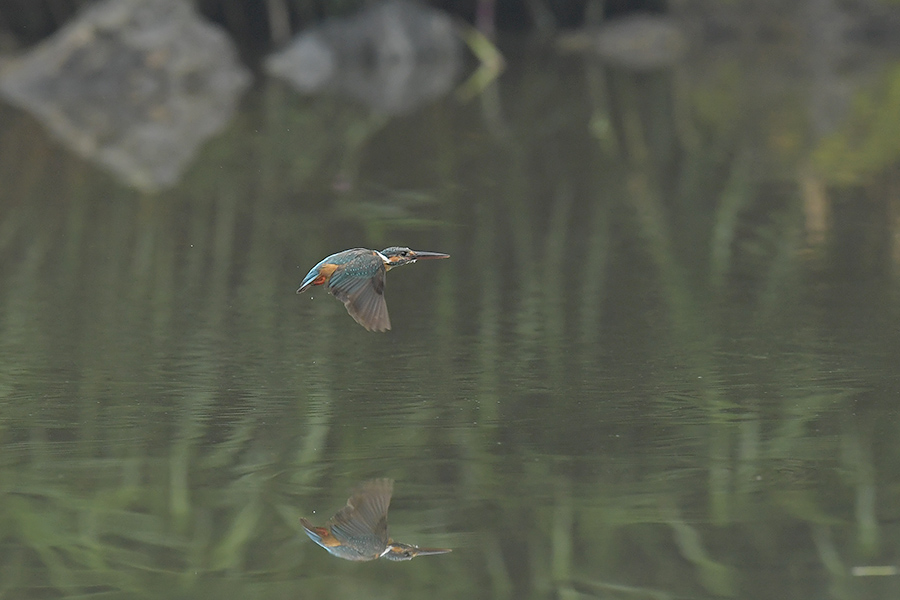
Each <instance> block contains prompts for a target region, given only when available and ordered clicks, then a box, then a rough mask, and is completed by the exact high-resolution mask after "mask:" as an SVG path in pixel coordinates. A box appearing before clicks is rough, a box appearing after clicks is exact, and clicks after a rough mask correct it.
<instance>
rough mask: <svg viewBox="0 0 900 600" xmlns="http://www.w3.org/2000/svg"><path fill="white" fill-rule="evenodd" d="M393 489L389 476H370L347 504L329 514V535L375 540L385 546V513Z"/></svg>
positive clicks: (340, 538)
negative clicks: (370, 478) (330, 515)
mask: <svg viewBox="0 0 900 600" xmlns="http://www.w3.org/2000/svg"><path fill="white" fill-rule="evenodd" d="M393 490H394V481H393V480H392V479H372V480H370V481H366V482H365V483H363V484H362V485H360V486H359V487H358V488H357V489H356V490H354V492H353V495H352V496H350V498H349V499H348V500H347V505H346V506H345V507H344V508H342V509H341V510H339V511H337V513H336V514H335V515H334V516H333V517H331V520H330V521H329V523H330V525H331V533H332V535H334V537H336V538H337V539H338V540H341V541H343V542H347V541H353V542H356V543H357V544H358V543H360V542H365V541H369V540H371V541H376V540H377V545H378V546H379V547H383V546H387V544H388V542H389V540H388V532H387V513H388V507H389V506H390V504H391V494H392V493H393ZM372 538H374V539H372Z"/></svg>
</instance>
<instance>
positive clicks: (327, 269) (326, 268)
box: [312, 263, 340, 285]
mask: <svg viewBox="0 0 900 600" xmlns="http://www.w3.org/2000/svg"><path fill="white" fill-rule="evenodd" d="M339 266H340V265H333V264H331V263H327V264H324V265H322V266H321V267H319V274H318V276H316V278H315V279H313V281H312V284H313V285H322V284H323V283H325V282H327V281H328V280H329V279H331V276H332V275H334V272H335V270H337V268H338V267H339Z"/></svg>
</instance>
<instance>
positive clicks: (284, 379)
mask: <svg viewBox="0 0 900 600" xmlns="http://www.w3.org/2000/svg"><path fill="white" fill-rule="evenodd" d="M525 58H529V59H531V58H534V57H525ZM544 60H549V59H546V58H545V59H544ZM533 64H539V63H537V62H536V61H534V60H529V61H522V62H521V63H516V62H514V61H511V62H510V68H509V70H508V72H507V75H506V77H505V79H504V80H503V82H502V84H501V87H500V88H499V89H498V90H495V93H498V97H497V98H498V99H502V100H503V104H498V105H496V106H494V107H493V109H495V110H493V111H492V110H490V109H489V108H490V107H485V106H484V105H483V107H484V108H485V110H484V112H479V108H480V107H479V106H477V105H474V104H472V105H457V104H454V103H453V101H452V100H448V101H447V102H446V103H444V104H438V105H435V106H432V107H428V108H425V109H422V110H421V111H420V112H418V113H417V114H415V115H413V116H411V117H408V118H407V119H403V120H397V121H396V122H385V121H384V120H380V119H373V118H370V117H367V116H364V115H360V114H358V113H357V112H356V111H355V110H354V109H353V108H352V107H346V106H343V105H341V104H340V103H337V102H333V101H331V100H298V99H297V98H296V97H293V96H291V95H289V94H287V93H285V91H284V90H281V89H278V88H275V87H273V88H270V89H266V90H264V91H262V92H260V93H259V94H258V95H257V96H255V97H254V98H253V99H252V100H251V101H250V102H249V104H248V110H247V112H246V113H245V114H244V115H242V116H241V117H240V119H239V120H238V121H237V122H236V123H235V124H234V125H233V127H232V129H231V130H230V131H229V132H227V133H226V134H224V135H223V136H222V137H221V138H220V139H219V140H217V141H216V142H214V143H212V144H211V145H210V146H209V148H207V151H206V153H205V155H204V157H203V158H202V159H201V160H200V161H199V162H198V164H197V165H195V167H194V169H193V171H192V173H191V174H190V175H189V177H188V179H187V180H186V181H185V183H184V185H183V187H182V188H180V189H179V190H177V191H174V192H172V193H170V194H165V195H161V196H156V197H139V196H136V195H135V194H133V193H131V192H127V191H124V190H122V189H121V188H119V187H117V186H116V185H115V184H114V183H113V182H111V181H109V180H107V179H104V176H103V175H99V174H97V173H96V172H95V171H94V170H93V169H92V168H91V167H90V166H88V165H84V164H82V163H79V162H77V161H75V160H74V159H72V158H71V157H69V156H66V155H65V154H63V153H62V151H60V150H59V149H57V148H55V147H54V146H52V145H51V144H50V143H49V142H47V141H46V139H45V138H44V137H43V134H42V132H40V131H39V130H37V129H36V127H35V125H34V124H33V123H32V122H30V121H28V120H27V119H25V118H23V117H21V116H20V115H18V114H15V113H12V112H10V111H9V110H3V112H0V145H2V148H3V149H4V151H3V153H2V157H3V160H2V161H0V181H3V182H5V183H4V185H3V187H2V188H0V253H2V255H0V256H2V259H0V303H2V304H0V310H2V312H0V403H2V412H0V436H2V437H0V471H2V472H0V532H2V533H0V537H2V540H3V544H2V546H0V568H2V576H0V590H2V593H3V594H5V595H7V596H9V597H34V598H44V597H46V598H52V597H60V596H71V597H98V598H114V597H128V598H133V597H166V598H171V597H209V596H211V595H213V594H215V595H217V596H218V597H223V598H230V597H241V598H246V597H253V596H262V595H267V596H273V595H274V596H277V597H281V596H288V595H291V596H299V597H307V596H311V595H315V594H318V595H321V596H324V597H363V596H364V597H373V596H375V597H392V598H400V597H417V598H418V597H421V596H423V595H427V594H435V595H440V596H441V597H451V596H452V597H466V598H471V597H483V598H488V597H490V598H512V597H514V598H545V597H549V596H551V595H552V596H556V597H560V598H577V597H584V596H587V597H615V598H635V597H636V598H661V597H667V598H669V597H691V598H696V597H699V598H707V597H718V596H733V597H759V598H774V597H809V596H811V595H819V596H820V597H835V598H867V597H872V598H875V597H884V596H877V595H875V594H877V593H881V592H882V591H884V590H883V588H877V587H876V586H877V585H879V584H877V583H876V584H873V585H872V586H870V587H865V586H864V585H863V584H861V583H860V582H861V581H862V579H861V578H853V577H852V576H851V575H850V573H851V571H850V567H851V566H854V565H876V566H877V565H879V564H882V563H885V562H886V563H891V562H892V561H894V558H893V557H892V555H891V549H892V548H895V547H896V544H897V534H896V532H895V528H894V527H893V526H892V525H891V522H892V518H893V515H894V513H895V512H896V511H897V508H898V498H897V491H898V488H897V485H896V481H897V479H898V477H897V476H898V473H897V467H896V465H897V464H898V461H897V460H895V457H896V454H897V451H898V446H897V439H898V436H897V420H896V407H895V404H896V402H895V400H896V389H897V376H896V365H895V360H894V357H896V349H897V332H898V330H900V328H898V327H897V324H898V319H897V317H898V315H897V308H896V307H897V306H898V304H897V303H896V290H897V286H896V273H897V267H896V256H897V254H896V243H895V242H893V241H892V240H894V237H892V236H896V230H897V225H896V220H893V221H892V220H891V219H890V218H885V215H896V214H897V213H896V212H891V211H896V209H897V207H896V202H895V201H894V200H890V198H889V196H888V195H886V194H884V193H883V190H884V189H886V188H890V186H891V185H892V181H893V180H892V179H891V176H890V173H889V172H888V173H886V174H884V175H879V179H877V180H876V181H875V182H873V183H871V184H870V185H866V186H862V185H859V184H857V185H856V186H855V187H849V188H848V187H841V188H833V187H829V186H828V185H827V178H825V177H823V176H822V175H817V174H816V172H815V171H814V170H813V169H812V168H811V167H810V164H809V161H806V160H805V159H804V158H803V156H804V155H803V152H802V151H801V150H800V149H794V150H793V151H792V152H794V154H796V155H798V156H800V158H796V159H792V158H791V156H792V155H791V153H785V154H782V155H780V156H779V161H780V162H779V163H778V164H777V169H773V171H772V172H771V173H770V172H767V170H766V169H767V164H766V161H769V160H771V157H770V150H772V148H773V147H775V148H776V149H778V148H781V146H778V144H779V143H782V142H783V141H784V140H783V139H782V138H776V139H773V138H771V137H769V136H767V135H766V132H768V131H772V130H773V128H774V125H773V122H777V123H780V124H781V125H786V126H787V127H789V128H791V127H792V128H794V130H801V129H803V126H804V125H803V123H804V121H803V120H804V118H805V113H804V112H803V109H802V108H801V107H802V106H803V105H802V103H794V104H789V106H791V107H793V109H794V110H795V111H796V112H793V113H791V112H789V111H787V109H786V111H787V115H785V114H780V115H772V114H771V113H767V112H765V111H762V110H756V111H754V110H751V109H753V108H759V106H760V104H755V102H761V100H760V99H759V98H758V97H754V96H753V94H747V93H743V94H742V92H746V90H742V89H740V88H739V89H735V90H731V91H729V93H723V92H722V89H721V88H722V87H727V86H728V85H732V86H739V85H740V84H739V81H740V79H739V78H737V79H735V78H734V77H732V76H731V75H732V73H733V70H732V69H733V68H737V67H735V66H733V65H730V66H729V67H730V68H723V70H722V71H715V70H712V71H709V72H706V73H704V77H707V78H708V80H707V81H704V80H703V79H702V78H700V79H699V81H695V82H694V85H689V86H685V85H684V84H685V83H686V82H685V81H679V80H677V79H676V78H675V76H671V75H658V76H639V77H634V76H629V75H626V74H622V73H607V72H604V71H602V70H600V69H599V67H596V66H594V65H591V64H590V63H589V62H584V63H582V62H580V61H578V62H576V61H572V60H568V61H565V62H561V61H560V62H554V63H553V66H554V68H552V69H546V68H540V69H536V68H532V67H530V66H526V65H533ZM691 74H692V73H691V72H690V71H688V72H687V73H681V74H680V76H682V77H685V76H686V77H690V76H691ZM694 76H695V77H696V74H694ZM717 77H718V78H717ZM717 86H718V87H717ZM563 90H565V93H563ZM795 91H796V90H793V89H788V90H787V91H786V92H785V94H787V95H788V96H790V95H791V94H792V93H794V92H795ZM711 98H712V99H711ZM764 100H766V101H767V102H771V101H772V99H771V98H768V99H764ZM485 102H487V101H485ZM762 105H763V106H765V105H766V102H763V104H762ZM710 106H712V107H717V106H721V109H722V111H724V113H725V114H729V115H732V116H734V115H738V117H737V119H738V121H740V122H734V120H730V121H729V122H727V123H723V122H721V121H719V120H717V119H716V118H712V117H711V116H710V115H714V114H718V113H714V112H710ZM600 117H602V118H603V119H604V120H605V121H607V122H609V123H611V124H612V127H613V129H612V132H613V133H612V135H614V137H615V139H614V140H613V139H611V138H608V137H604V138H602V139H598V138H597V137H594V136H593V134H592V130H591V126H590V124H591V123H595V122H597V120H598V119H599V118H600ZM776 117H777V118H776ZM769 119H774V121H770V120H769ZM603 135H607V134H606V133H604V134H603ZM788 138H790V139H794V138H793V137H792V136H788ZM11 148H14V149H16V151H15V152H12V151H10V149H11ZM894 162H896V158H894ZM892 164H893V163H892ZM785 173H789V174H791V176H790V177H786V176H785ZM890 189H893V188H890ZM395 190H396V191H395ZM862 197H865V198H866V199H868V200H869V201H868V202H862V201H860V200H859V199H860V198H862ZM416 198H420V199H421V201H416ZM821 211H824V214H826V218H824V219H820V218H819V217H820V216H821V215H822V214H823V213H822V212H821ZM829 214H830V215H832V216H831V217H828V216H827V215H829ZM838 215H840V216H842V218H837V216H838ZM894 219H895V217H894ZM400 243H402V244H405V245H410V246H412V247H423V248H435V249H441V250H446V251H448V252H449V253H451V254H452V255H453V258H452V259H451V260H450V261H448V263H447V264H446V265H442V266H446V267H447V268H445V269H433V270H429V269H417V270H410V271H403V270H398V272H397V273H396V274H392V276H391V278H390V282H389V286H388V290H387V295H388V297H389V298H390V303H391V308H392V317H393V320H394V331H392V332H391V333H389V334H386V335H375V334H370V333H368V332H365V331H364V330H362V328H360V327H358V326H357V325H356V324H355V323H353V322H352V320H350V319H348V318H346V314H344V311H343V308H342V307H341V306H340V304H339V303H336V302H334V301H333V300H331V299H330V298H328V297H326V296H325V295H324V294H321V293H320V294H316V295H314V296H312V297H311V296H309V295H301V296H299V297H298V296H297V295H295V294H294V290H295V289H296V287H297V284H298V282H299V279H300V278H301V277H302V275H303V274H304V273H305V271H306V269H307V268H308V266H309V265H310V264H313V263H314V262H315V261H316V260H318V259H319V258H321V256H323V255H325V254H327V253H329V252H333V251H337V250H341V249H344V248H349V247H353V246H367V247H384V246H386V245H390V244H400ZM372 476H389V477H393V478H395V479H396V480H397V482H398V483H397V485H398V489H400V490H402V493H399V494H397V496H396V497H395V499H394V503H393V505H392V509H391V518H392V524H391V527H392V533H393V535H395V536H396V537H397V538H398V539H415V540H416V541H417V543H421V544H423V545H430V546H446V547H453V548H454V550H455V551H454V553H453V554H451V555H448V556H446V557H440V559H434V560H428V561H426V560H423V561H416V562H415V563H412V564H406V565H393V564H373V565H365V566H361V565H354V564H348V563H344V562H343V561H338V560H334V559H331V558H330V557H329V556H327V554H325V553H324V552H321V551H320V550H319V549H318V548H316V547H315V546H314V545H313V544H312V543H311V542H309V540H307V539H306V537H305V536H304V535H302V532H301V531H300V527H299V517H300V516H304V515H305V516H311V515H312V512H313V511H317V512H316V515H319V514H320V513H319V512H318V511H324V513H325V514H327V513H328V511H330V510H332V509H333V508H334V507H335V506H339V505H340V504H341V503H342V502H343V499H344V498H345V497H346V496H345V492H346V490H347V489H349V488H351V487H352V486H353V484H355V483H357V482H359V481H362V480H364V479H366V478H368V477H372ZM858 572H867V571H858ZM884 572H888V571H884ZM885 580H887V578H885ZM866 581H867V582H870V581H871V580H870V579H867V580H866ZM886 585H887V586H890V585H896V584H891V583H888V584H886Z"/></svg>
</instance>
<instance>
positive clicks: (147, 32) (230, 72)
mask: <svg viewBox="0 0 900 600" xmlns="http://www.w3.org/2000/svg"><path fill="white" fill-rule="evenodd" d="M249 82H250V76H249V74H248V72H247V70H246V69H245V68H244V67H242V66H241V65H240V64H239V62H238V61H237V57H236V53H235V51H234V49H233V47H232V45H231V42H230V41H229V39H228V38H227V37H226V36H225V34H224V33H222V32H221V31H220V30H219V29H218V28H217V27H215V26H213V25H210V24H208V23H206V22H204V21H202V20H201V19H200V18H199V17H198V16H197V15H196V14H195V13H194V12H193V10H192V9H191V7H190V4H189V3H187V2H183V1H181V0H107V1H104V2H101V3H99V4H95V5H92V7H91V8H90V10H87V11H85V12H84V13H83V14H81V15H80V16H79V17H78V18H77V19H76V20H75V21H74V22H72V23H70V24H68V25H67V26H66V27H64V28H63V29H61V30H60V31H59V32H58V33H57V34H56V35H54V36H53V37H52V38H50V39H48V40H46V41H45V42H43V43H42V44H40V45H39V46H37V47H36V48H34V49H33V50H31V51H30V52H29V53H28V54H26V55H25V56H22V57H19V58H18V59H16V60H15V61H14V62H13V63H12V64H9V65H7V66H6V68H4V69H3V72H2V74H0V94H2V95H3V96H4V97H5V98H7V99H8V100H9V101H10V102H12V103H13V104H16V105H18V106H20V107H22V108H23V109H25V110H27V111H29V112H31V113H33V114H34V115H35V116H36V117H37V118H38V119H39V120H40V121H41V122H42V123H43V124H44V125H45V126H46V127H47V128H48V129H49V130H50V131H52V132H53V134H55V135H56V136H57V137H58V138H60V139H61V140H62V141H63V142H64V143H65V144H66V145H67V146H69V147H71V148H72V149H74V150H75V151H76V152H77V153H79V154H80V155H82V156H84V157H85V158H87V159H88V160H92V161H96V162H98V163H100V164H102V165H103V166H105V167H106V168H108V169H110V170H111V171H113V172H114V173H116V174H117V175H118V176H119V177H121V178H122V179H124V180H125V181H126V182H128V183H129V184H130V185H133V186H135V187H138V188H141V189H144V190H148V191H153V190H158V189H160V188H164V187H168V186H171V185H173V184H174V183H176V181H177V180H178V178H179V176H180V174H181V172H182V170H183V169H184V167H185V165H186V164H187V163H188V161H189V160H190V159H191V158H192V157H193V156H194V154H195V152H196V151H197V148H198V146H199V145H200V144H201V143H202V142H203V141H204V140H206V139H207V138H209V137H210V136H212V135H213V134H214V133H216V132H217V131H219V129H221V128H222V127H223V126H224V125H225V124H226V123H227V122H228V121H229V120H230V119H231V117H232V115H233V113H234V110H235V106H236V104H237V100H238V98H239V96H240V94H241V93H242V92H243V91H244V89H245V88H246V87H247V85H248V84H249Z"/></svg>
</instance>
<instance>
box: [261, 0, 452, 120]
mask: <svg viewBox="0 0 900 600" xmlns="http://www.w3.org/2000/svg"><path fill="white" fill-rule="evenodd" d="M461 49H462V44H461V41H460V39H459V37H458V36H457V34H456V29H455V27H454V25H453V20H452V19H451V17H450V16H449V15H447V14H445V13H443V12H440V11H437V10H434V9H431V8H428V7H427V6H423V5H419V4H415V3H412V2H407V1H403V0H388V1H387V2H383V3H381V4H376V5H374V6H371V7H369V8H367V9H365V10H363V11H362V12H360V13H358V14H356V15H354V16H352V17H348V18H344V19H330V20H327V21H325V22H324V23H323V24H322V25H320V26H318V27H315V28H313V29H310V30H308V31H305V32H302V33H300V34H299V35H298V36H297V37H296V38H295V40H294V42H293V43H291V45H289V46H288V47H287V48H285V49H284V50H283V51H281V52H279V53H277V54H275V55H273V56H270V57H269V58H268V60H266V64H265V67H266V70H267V71H268V72H269V73H271V74H272V75H275V76H277V77H280V78H282V79H285V80H287V81H288V82H289V83H291V85H293V86H294V87H295V88H296V89H297V90H298V91H301V92H304V93H314V92H319V91H336V92H338V93H346V94H348V95H350V96H352V97H354V98H356V99H357V100H360V101H362V102H364V103H365V104H367V105H369V106H370V107H372V108H374V109H376V110H378V111H380V112H384V113H388V114H395V113H403V112H407V111H409V110H411V109H412V108H414V107H416V106H419V105H421V104H422V103H424V102H426V101H428V100H430V99H432V98H436V97H439V96H441V95H442V94H444V93H446V92H447V90H449V89H450V88H451V86H452V85H453V84H454V83H455V81H456V78H457V75H458V73H459V70H460V55H461Z"/></svg>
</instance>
